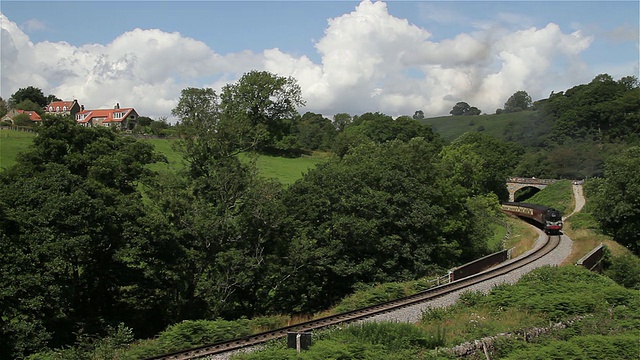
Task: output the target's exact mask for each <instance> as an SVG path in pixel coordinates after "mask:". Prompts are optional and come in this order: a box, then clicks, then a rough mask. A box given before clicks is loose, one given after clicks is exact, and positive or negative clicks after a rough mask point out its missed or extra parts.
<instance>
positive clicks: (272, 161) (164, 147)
mask: <svg viewBox="0 0 640 360" xmlns="http://www.w3.org/2000/svg"><path fill="white" fill-rule="evenodd" d="M143 141H146V142H149V143H151V144H152V145H153V146H154V147H155V149H156V151H158V152H160V153H162V154H164V155H165V156H166V157H167V161H168V163H167V164H162V163H158V164H153V165H151V168H152V169H153V170H156V171H179V170H181V169H183V168H184V167H185V166H186V162H185V161H184V158H183V157H182V155H181V154H180V153H179V152H178V151H176V149H175V146H174V144H175V140H170V139H145V140H143ZM245 158H247V157H245ZM326 160H327V155H325V154H315V155H313V156H302V157H299V158H283V157H275V156H264V155H259V156H258V157H257V159H256V166H257V167H258V170H259V171H260V173H261V174H262V175H263V176H264V177H267V178H275V179H277V180H278V181H280V182H281V183H282V184H285V185H289V184H292V183H294V182H295V181H296V180H298V179H299V178H300V177H301V176H302V174H303V173H305V172H307V171H308V170H309V169H311V168H313V167H315V166H316V165H318V164H320V163H323V162H325V161H326ZM247 161H248V160H247Z"/></svg>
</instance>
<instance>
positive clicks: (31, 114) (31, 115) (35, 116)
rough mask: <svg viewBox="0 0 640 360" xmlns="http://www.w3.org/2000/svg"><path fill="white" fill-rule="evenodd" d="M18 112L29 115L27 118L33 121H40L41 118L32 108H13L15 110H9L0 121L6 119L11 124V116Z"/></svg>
mask: <svg viewBox="0 0 640 360" xmlns="http://www.w3.org/2000/svg"><path fill="white" fill-rule="evenodd" d="M18 114H27V115H29V119H30V120H31V121H33V122H39V121H42V118H41V117H40V115H38V113H37V112H35V111H33V110H21V109H15V110H11V111H9V112H8V113H7V114H6V115H5V116H3V117H2V121H8V122H11V123H12V124H13V118H14V117H15V116H16V115H18Z"/></svg>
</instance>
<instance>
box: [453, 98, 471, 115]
mask: <svg viewBox="0 0 640 360" xmlns="http://www.w3.org/2000/svg"><path fill="white" fill-rule="evenodd" d="M470 108H471V106H469V104H467V103H466V102H464V101H460V102H458V103H456V104H455V105H454V106H453V109H451V111H449V114H451V115H453V116H460V115H464V114H465V113H466V112H467V111H468V110H469V109H470Z"/></svg>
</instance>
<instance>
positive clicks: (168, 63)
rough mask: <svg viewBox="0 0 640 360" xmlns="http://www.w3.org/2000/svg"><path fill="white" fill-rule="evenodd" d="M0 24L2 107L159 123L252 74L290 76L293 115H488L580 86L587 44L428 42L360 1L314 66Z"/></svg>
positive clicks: (516, 38) (512, 38) (536, 38)
mask: <svg viewBox="0 0 640 360" xmlns="http://www.w3.org/2000/svg"><path fill="white" fill-rule="evenodd" d="M425 11H428V9H426V10H425ZM425 16H428V14H426V15H425ZM0 17H1V18H0V20H1V22H0V24H1V27H2V49H1V51H2V74H1V76H2V77H1V82H2V87H1V91H2V96H3V97H4V98H7V97H9V96H10V95H11V94H12V93H14V92H15V91H16V90H17V89H18V88H21V87H26V86H29V85H33V86H36V87H39V88H41V89H43V91H44V92H45V94H55V95H57V96H58V97H61V98H64V99H71V98H76V99H78V100H79V101H80V102H81V103H83V104H85V106H86V107H88V108H98V107H111V106H113V104H115V103H116V102H119V103H120V104H121V106H127V107H128V106H133V107H135V108H136V110H138V112H139V113H140V114H142V115H147V116H152V117H157V116H168V115H169V114H170V112H171V109H172V108H173V107H174V106H175V104H176V103H177V100H178V98H179V96H180V91H181V90H182V89H184V88H185V87H188V86H199V87H205V86H206V87H213V88H214V89H216V90H219V89H220V88H221V87H222V86H223V85H224V84H225V83H227V82H230V81H235V80H236V79H237V78H238V77H240V76H241V75H242V74H243V73H245V72H248V71H251V70H254V69H257V70H267V71H270V72H273V73H277V74H279V75H282V76H293V77H295V78H296V79H297V80H298V83H299V84H300V86H301V88H302V93H303V98H304V99H305V100H306V101H307V106H306V108H305V109H302V111H314V112H318V113H322V114H325V116H330V115H329V114H335V113H339V112H347V113H350V114H361V113H363V112H367V111H381V112H384V113H386V114H389V115H393V116H397V115H402V114H408V115H411V114H413V113H414V111H416V110H419V109H421V110H423V111H424V112H425V114H426V115H427V116H436V115H444V114H448V113H449V110H450V109H451V108H452V107H453V105H454V104H455V103H456V102H457V101H466V102H468V103H469V104H471V105H472V106H477V107H478V108H480V109H482V110H483V111H485V112H488V113H492V112H493V111H495V109H496V108H500V107H502V106H503V104H504V102H505V101H506V99H507V98H508V97H509V96H510V95H511V94H513V93H514V92H515V91H518V90H526V91H527V92H529V94H530V95H531V96H532V98H534V99H538V98H542V97H546V96H548V94H549V92H550V90H564V89H566V88H568V87H571V86H573V85H576V84H577V83H579V82H578V81H576V80H575V79H577V78H579V79H580V81H582V80H583V79H584V75H583V74H582V75H581V72H582V71H584V69H585V66H586V65H585V64H583V63H582V62H581V60H580V54H581V52H582V51H584V50H585V49H587V48H588V47H589V46H590V44H591V42H592V41H593V38H591V37H588V36H585V35H583V34H582V33H580V32H579V31H576V32H574V33H570V34H565V33H562V31H561V30H560V28H559V27H558V26H557V25H555V24H548V25H547V26H545V27H543V28H535V27H531V28H528V29H523V30H519V31H515V32H513V31H509V30H507V29H505V28H502V27H500V26H499V25H493V26H489V25H487V26H485V27H483V28H482V29H479V30H477V31H476V32H474V33H472V34H459V35H457V36H455V37H453V38H450V39H444V40H441V41H439V42H436V41H432V40H431V33H430V32H429V31H428V30H427V29H423V28H420V27H417V26H415V25H412V24H411V23H409V22H408V21H407V20H405V19H400V18H396V17H394V16H392V15H390V14H389V13H388V10H387V6H386V4H385V3H383V2H371V1H369V0H364V1H362V2H361V3H360V4H359V5H358V6H357V7H356V8H355V9H354V11H352V12H350V13H348V14H344V15H342V16H339V17H336V18H333V19H329V20H328V24H327V28H326V29H325V32H324V36H323V37H322V38H321V39H319V40H318V41H317V42H316V49H317V51H318V53H319V55H320V57H321V59H322V61H321V63H319V64H318V63H314V62H313V61H311V60H310V59H309V57H307V56H304V55H303V56H293V55H291V54H287V53H285V52H282V51H281V50H279V49H277V48H275V49H267V50H264V51H262V52H258V53H254V52H252V51H249V50H247V51H244V52H239V53H232V54H217V53H215V52H214V51H213V50H212V49H211V48H210V47H209V46H207V45H206V44H205V43H203V42H201V41H199V40H197V39H192V38H188V37H185V36H183V35H182V34H180V33H177V32H173V33H169V32H165V31H162V30H158V29H135V30H132V31H128V32H125V33H123V34H122V35H120V36H119V37H117V38H116V39H114V40H113V41H112V42H110V43H108V44H86V45H83V46H73V45H70V44H68V43H65V42H57V43H52V42H40V43H35V44H34V43H32V42H31V40H30V39H29V37H28V35H26V34H25V33H24V32H23V31H22V30H21V29H20V28H18V27H17V26H16V24H15V23H13V22H11V21H10V20H9V19H7V18H6V17H5V16H4V15H2V14H0ZM580 76H582V77H580ZM587 79H590V77H587Z"/></svg>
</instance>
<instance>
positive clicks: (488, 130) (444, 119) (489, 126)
mask: <svg viewBox="0 0 640 360" xmlns="http://www.w3.org/2000/svg"><path fill="white" fill-rule="evenodd" d="M419 121H420V123H422V124H427V125H431V126H432V127H433V130H434V131H435V132H437V133H438V134H440V135H441V136H442V137H443V138H444V139H446V140H447V141H452V140H455V139H456V138H458V137H459V136H460V135H462V134H464V133H466V132H469V131H478V132H484V133H485V134H489V135H491V136H493V137H495V138H497V139H501V140H506V141H516V142H521V141H519V140H524V139H525V137H523V135H524V134H526V133H529V134H531V135H533V134H537V135H544V132H543V133H540V132H541V130H543V129H542V128H544V129H547V128H550V126H549V127H547V126H540V122H541V120H540V117H539V115H538V112H537V111H520V112H514V113H503V114H498V115H496V114H492V115H476V116H440V117H434V118H428V119H422V120H419ZM527 129H528V130H529V131H526V130H527ZM530 130H536V131H534V132H531V131H530ZM545 132H546V131H545ZM529 137H531V136H529ZM522 145H525V146H527V145H528V144H522Z"/></svg>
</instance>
